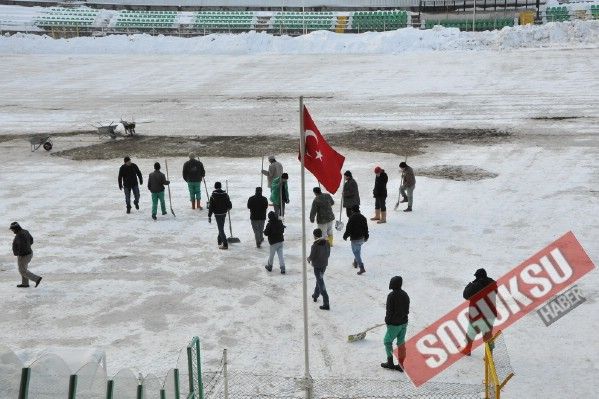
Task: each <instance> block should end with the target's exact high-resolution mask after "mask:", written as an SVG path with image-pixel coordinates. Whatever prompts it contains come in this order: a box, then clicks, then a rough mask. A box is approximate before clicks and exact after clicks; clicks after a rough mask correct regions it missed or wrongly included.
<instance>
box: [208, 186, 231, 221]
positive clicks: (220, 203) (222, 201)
mask: <svg viewBox="0 0 599 399" xmlns="http://www.w3.org/2000/svg"><path fill="white" fill-rule="evenodd" d="M231 208H233V205H232V204H231V199H230V198H229V194H227V193H226V192H225V191H223V190H222V189H220V188H219V189H217V190H214V191H213V192H212V195H211V196H210V200H209V201H208V217H211V216H212V215H213V214H214V215H226V214H227V212H228V211H229V210H230V209H231Z"/></svg>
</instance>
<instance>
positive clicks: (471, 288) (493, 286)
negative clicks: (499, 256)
mask: <svg viewBox="0 0 599 399" xmlns="http://www.w3.org/2000/svg"><path fill="white" fill-rule="evenodd" d="M474 277H476V278H475V279H474V281H471V282H469V283H468V285H466V288H464V293H463V297H464V299H466V300H467V301H470V307H471V308H477V306H476V301H477V300H479V299H480V298H478V297H477V296H476V294H478V293H479V292H483V291H484V294H481V295H482V296H483V297H484V298H485V299H484V300H485V302H486V303H487V305H488V306H489V308H490V309H491V312H492V313H493V316H492V317H491V318H490V319H485V320H486V323H484V324H485V325H486V326H487V327H488V329H487V330H488V331H486V332H483V342H487V341H489V340H490V339H491V338H492V337H493V323H495V318H496V317H497V308H496V307H495V303H496V302H495V301H496V297H497V283H496V282H495V280H493V279H492V278H491V277H488V276H487V271H486V270H485V269H482V268H481V269H478V270H477V271H476V272H475V273H474ZM477 309H478V308H477ZM476 313H477V314H471V315H469V319H470V324H469V325H468V332H467V335H466V340H467V343H466V346H465V347H464V349H463V350H462V353H463V354H465V355H466V356H470V354H471V353H472V342H473V341H474V339H475V338H476V335H477V330H476V329H475V328H474V326H473V322H474V321H475V320H477V319H479V318H480V317H481V313H482V312H480V311H478V310H477V312H476ZM481 324H482V323H481V322H480V321H479V322H477V325H479V326H480V325H481ZM491 349H493V345H492V344H491Z"/></svg>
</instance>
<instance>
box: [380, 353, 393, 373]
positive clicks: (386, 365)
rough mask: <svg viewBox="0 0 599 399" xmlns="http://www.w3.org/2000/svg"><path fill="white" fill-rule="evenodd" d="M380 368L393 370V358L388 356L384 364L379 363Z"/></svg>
mask: <svg viewBox="0 0 599 399" xmlns="http://www.w3.org/2000/svg"><path fill="white" fill-rule="evenodd" d="M381 367H382V368H384V369H391V370H393V369H395V365H394V364H393V356H389V357H388V358H387V362H386V363H381Z"/></svg>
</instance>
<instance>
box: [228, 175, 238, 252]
mask: <svg viewBox="0 0 599 399" xmlns="http://www.w3.org/2000/svg"><path fill="white" fill-rule="evenodd" d="M225 187H226V189H227V194H229V181H228V180H225ZM227 216H228V217H229V238H227V242H228V243H229V244H237V243H240V242H241V240H240V239H239V238H237V237H233V227H232V226H231V211H227Z"/></svg>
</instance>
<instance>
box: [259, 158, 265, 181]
mask: <svg viewBox="0 0 599 399" xmlns="http://www.w3.org/2000/svg"><path fill="white" fill-rule="evenodd" d="M263 170H264V155H262V167H261V168H260V188H262V189H263V188H264V173H262V171H263Z"/></svg>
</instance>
